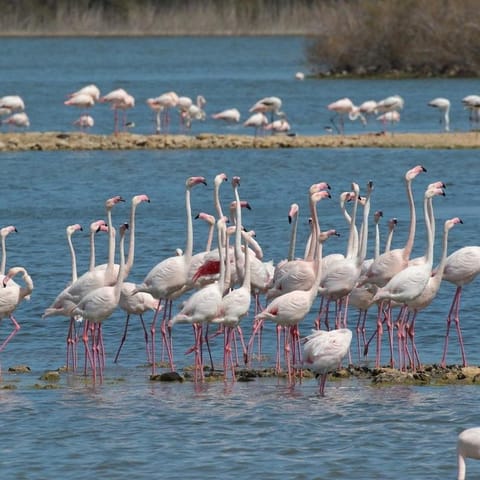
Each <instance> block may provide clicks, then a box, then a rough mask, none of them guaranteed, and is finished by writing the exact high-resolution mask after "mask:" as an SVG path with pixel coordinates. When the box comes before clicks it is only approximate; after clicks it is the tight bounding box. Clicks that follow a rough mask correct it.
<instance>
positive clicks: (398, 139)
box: [0, 132, 480, 152]
mask: <svg viewBox="0 0 480 480" xmlns="http://www.w3.org/2000/svg"><path fill="white" fill-rule="evenodd" d="M361 147H364V148H369V147H370V148H428V149H436V148H438V149H459V148H480V133H479V132H458V133H429V134H420V133H393V134H391V133H387V134H384V133H382V134H361V135H345V136H341V135H319V136H302V135H297V136H262V137H257V138H255V137H253V136H251V135H215V134H210V133H201V134H198V135H195V136H194V135H192V136H189V135H137V134H133V133H121V134H119V135H94V134H84V133H79V132H72V133H65V132H63V133H62V132H22V133H0V152H1V151H26V150H50V151H51V150H158V149H159V150H162V149H185V148H187V149H202V148H204V149H212V148H361Z"/></svg>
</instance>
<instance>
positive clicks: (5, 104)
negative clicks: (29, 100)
mask: <svg viewBox="0 0 480 480" xmlns="http://www.w3.org/2000/svg"><path fill="white" fill-rule="evenodd" d="M3 109H5V110H6V111H7V112H8V113H13V112H21V111H23V110H25V102H24V101H23V98H22V97H20V96H19V95H6V96H5V97H2V98H0V110H3Z"/></svg>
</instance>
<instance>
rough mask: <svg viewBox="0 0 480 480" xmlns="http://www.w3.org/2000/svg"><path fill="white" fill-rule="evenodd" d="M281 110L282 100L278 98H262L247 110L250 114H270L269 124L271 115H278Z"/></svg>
mask: <svg viewBox="0 0 480 480" xmlns="http://www.w3.org/2000/svg"><path fill="white" fill-rule="evenodd" d="M281 108H282V99H281V98H279V97H264V98H261V99H260V100H258V101H257V102H256V103H255V104H254V105H253V106H252V107H251V108H250V110H249V112H250V113H268V112H270V122H273V115H279V114H280V113H281V112H280V109H281Z"/></svg>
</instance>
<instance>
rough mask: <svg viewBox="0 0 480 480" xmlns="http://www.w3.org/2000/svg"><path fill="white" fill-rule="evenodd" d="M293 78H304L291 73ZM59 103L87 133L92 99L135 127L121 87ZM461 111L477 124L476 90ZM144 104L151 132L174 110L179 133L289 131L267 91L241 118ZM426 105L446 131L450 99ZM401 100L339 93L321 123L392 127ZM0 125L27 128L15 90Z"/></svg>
mask: <svg viewBox="0 0 480 480" xmlns="http://www.w3.org/2000/svg"><path fill="white" fill-rule="evenodd" d="M296 78H297V79H300V80H303V79H304V77H302V76H301V75H298V74H297V75H296ZM63 103H64V105H66V106H68V107H71V108H74V109H78V110H79V111H80V116H79V117H78V118H77V119H75V120H74V121H73V122H72V125H74V126H75V127H77V128H78V129H79V130H80V131H82V132H88V131H89V130H90V129H92V128H93V127H94V125H95V119H94V116H93V114H92V110H93V108H94V106H95V105H96V104H97V103H100V104H108V105H110V106H111V109H112V111H113V132H114V134H119V133H121V132H125V131H127V130H128V129H129V128H131V127H134V126H135V124H134V122H131V121H130V122H129V121H127V112H128V111H129V110H132V109H133V108H135V98H134V97H133V95H131V94H130V93H129V92H127V91H126V90H125V89H123V88H117V89H115V90H112V91H110V92H108V93H106V94H105V95H101V92H100V89H99V87H98V86H96V85H94V84H88V85H85V86H83V87H81V88H79V89H78V90H76V91H74V92H72V93H68V94H67V99H66V100H65V101H64V102H63ZM461 103H462V105H463V107H464V109H465V110H468V113H469V116H468V118H469V122H470V125H471V128H472V129H478V128H479V124H480V95H467V96H466V97H464V98H463V99H462V101H461ZM145 104H146V105H147V106H148V107H149V108H150V110H151V111H152V114H153V125H154V128H153V133H154V134H160V133H170V132H171V131H172V120H173V119H172V113H173V112H175V113H176V116H177V121H178V125H179V130H180V132H182V133H185V132H188V130H190V128H191V126H192V122H195V121H204V120H205V119H206V118H207V116H209V117H210V118H212V119H213V120H214V121H218V122H222V123H225V124H240V125H242V126H243V127H245V128H248V129H252V128H253V132H254V135H255V136H257V135H262V134H266V133H271V134H281V135H285V134H290V132H291V129H292V127H291V124H290V122H289V121H288V116H287V114H286V112H285V111H283V110H282V105H283V101H282V99H281V98H280V97H278V96H268V97H264V98H261V99H259V100H257V101H256V102H254V103H253V105H252V106H251V107H250V108H249V110H248V115H247V118H246V119H245V120H243V122H242V123H241V118H242V114H241V112H240V110H239V109H238V108H236V107H228V108H225V109H224V110H217V111H216V112H214V113H212V114H210V115H207V112H206V109H205V107H206V104H207V100H206V99H205V97H204V96H203V95H200V94H198V95H197V96H196V97H195V99H192V98H191V97H189V96H185V95H179V94H177V93H176V92H174V91H168V92H164V93H161V94H160V95H158V96H156V97H151V98H147V99H146V100H145ZM426 105H427V106H429V107H431V108H433V109H435V110H437V111H438V112H439V122H440V125H441V130H443V131H444V132H449V131H450V106H451V104H450V100H449V99H447V98H444V97H437V98H433V99H431V100H430V101H428V102H426ZM404 106H405V101H404V99H403V98H402V97H401V96H400V95H398V94H396V95H390V96H388V97H385V98H383V99H381V100H378V101H377V100H373V99H369V100H365V101H363V102H361V103H360V104H355V103H354V102H353V101H352V100H351V99H350V98H348V97H343V98H340V99H338V100H335V101H333V102H331V103H329V104H328V105H326V108H327V110H328V111H329V112H331V117H330V122H331V124H332V126H333V128H332V127H330V126H327V127H325V130H326V131H329V132H334V131H336V132H337V133H338V134H340V135H344V134H345V121H346V120H350V121H356V120H360V122H361V123H362V124H363V125H367V123H369V122H370V121H371V119H375V120H376V121H377V122H379V123H380V124H381V125H382V126H383V128H384V131H386V130H387V129H388V128H393V127H394V125H395V124H397V123H399V122H400V119H401V113H400V112H401V111H402V110H403V109H404ZM3 116H6V118H4V119H3V120H1V122H0V125H2V124H3V125H9V126H10V128H12V129H13V128H18V129H26V128H28V127H30V119H29V117H28V115H27V113H26V111H25V102H24V101H23V99H22V97H21V96H19V95H16V94H15V95H6V96H4V97H1V98H0V118H1V117H3Z"/></svg>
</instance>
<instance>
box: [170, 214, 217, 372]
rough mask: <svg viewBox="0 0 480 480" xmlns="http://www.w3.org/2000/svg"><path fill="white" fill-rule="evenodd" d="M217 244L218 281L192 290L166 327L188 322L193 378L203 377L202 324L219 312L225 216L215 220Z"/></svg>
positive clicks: (209, 320) (212, 318)
mask: <svg viewBox="0 0 480 480" xmlns="http://www.w3.org/2000/svg"><path fill="white" fill-rule="evenodd" d="M217 232H218V245H219V250H218V251H219V256H220V277H219V280H218V282H215V283H211V284H208V285H207V286H205V287H203V288H201V289H200V290H197V291H196V292H194V293H193V294H192V295H191V296H190V297H189V298H188V299H187V300H186V301H185V303H184V304H183V306H182V308H181V310H180V311H179V312H178V313H177V314H176V315H175V316H174V317H172V318H171V319H170V321H169V322H168V327H169V328H173V326H174V325H175V324H176V323H190V324H191V325H192V326H193V329H194V334H195V346H194V352H195V378H197V376H198V374H200V377H201V378H202V379H203V359H202V352H201V350H202V348H201V347H202V324H203V323H209V322H211V321H212V320H214V319H215V318H216V317H217V316H218V313H219V308H220V304H221V302H222V297H223V292H224V282H225V259H224V254H223V251H224V249H223V248H221V247H220V246H221V245H223V244H224V240H225V234H226V224H225V218H221V219H219V220H217Z"/></svg>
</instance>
